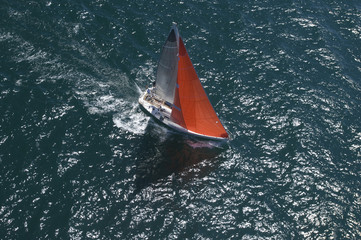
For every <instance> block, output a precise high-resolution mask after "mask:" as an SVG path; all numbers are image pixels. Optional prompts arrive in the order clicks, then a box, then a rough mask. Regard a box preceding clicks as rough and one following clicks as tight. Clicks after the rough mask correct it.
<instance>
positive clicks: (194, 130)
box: [139, 24, 228, 140]
mask: <svg viewBox="0 0 361 240" xmlns="http://www.w3.org/2000/svg"><path fill="white" fill-rule="evenodd" d="M139 104H140V106H141V107H142V108H143V110H144V111H145V112H146V113H148V114H150V115H151V116H153V117H154V118H155V119H157V120H158V121H159V122H161V123H163V124H165V125H166V126H168V127H170V128H172V129H175V130H177V131H180V132H182V133H187V134H190V135H193V136H196V137H201V138H206V139H211V140H227V139H228V134H227V132H226V130H225V128H224V126H223V125H222V123H221V121H220V120H219V118H218V116H217V114H216V112H215V111H214V109H213V106H212V104H211V103H210V101H209V99H208V97H207V94H206V92H205V91H204V89H203V86H202V84H201V82H200V80H199V78H198V76H197V73H196V71H195V69H194V66H193V64H192V62H191V60H190V58H189V55H188V53H187V50H186V48H185V46H184V43H183V40H182V38H181V36H180V35H179V31H178V28H177V25H176V24H173V26H172V27H171V30H170V33H169V35H168V38H167V40H166V42H165V44H164V46H163V49H162V52H161V56H160V59H159V62H158V68H157V76H156V80H155V83H153V85H152V86H151V87H149V88H148V89H146V90H145V92H144V93H143V94H142V95H141V96H140V98H139Z"/></svg>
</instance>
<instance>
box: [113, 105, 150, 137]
mask: <svg viewBox="0 0 361 240" xmlns="http://www.w3.org/2000/svg"><path fill="white" fill-rule="evenodd" d="M148 121H149V117H148V116H145V114H143V113H142V112H141V111H139V107H138V104H137V103H133V104H130V105H129V103H127V102H124V106H122V111H121V113H117V114H115V115H114V116H113V122H114V124H115V126H117V127H118V128H120V129H122V130H124V131H126V132H131V133H133V134H143V133H144V132H145V129H146V127H147V125H148Z"/></svg>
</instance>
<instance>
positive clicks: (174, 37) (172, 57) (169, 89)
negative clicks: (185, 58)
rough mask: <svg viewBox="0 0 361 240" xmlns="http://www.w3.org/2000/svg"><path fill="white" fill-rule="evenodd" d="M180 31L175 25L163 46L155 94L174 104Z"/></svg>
mask: <svg viewBox="0 0 361 240" xmlns="http://www.w3.org/2000/svg"><path fill="white" fill-rule="evenodd" d="M178 38H179V34H178V29H177V26H176V25H173V26H172V28H171V31H170V33H169V35H168V38H167V40H166V42H165V44H164V46H163V49H162V53H161V56H160V59H159V63H158V69H157V78H156V81H155V82H156V85H155V94H156V95H158V96H159V97H160V98H161V99H163V100H165V101H167V102H169V103H173V100H174V91H175V86H176V82H177V68H178V46H179V43H178Z"/></svg>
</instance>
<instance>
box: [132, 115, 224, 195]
mask: <svg viewBox="0 0 361 240" xmlns="http://www.w3.org/2000/svg"><path fill="white" fill-rule="evenodd" d="M227 147H228V146H227V144H225V143H219V142H215V141H210V140H201V139H194V138H191V137H189V136H187V135H184V134H179V133H177V132H174V131H172V130H169V129H167V128H165V127H162V126H160V125H158V124H157V123H156V122H155V121H154V120H150V121H149V122H148V126H147V128H146V130H145V134H144V136H143V139H142V141H141V143H140V144H139V151H138V152H139V157H138V158H137V159H136V180H135V184H136V192H139V191H141V190H142V189H143V188H145V187H147V186H149V185H151V184H153V183H156V182H158V181H161V179H165V178H166V177H168V176H170V175H172V174H176V175H178V176H179V177H180V178H181V181H182V183H183V184H185V183H187V182H188V181H190V180H191V179H193V178H194V177H202V176H206V175H208V174H209V173H210V172H212V171H213V170H214V169H215V168H216V167H217V166H218V165H219V163H220V162H221V159H220V158H219V155H220V154H221V153H222V152H223V151H225V150H226V149H227Z"/></svg>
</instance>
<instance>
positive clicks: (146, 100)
mask: <svg viewBox="0 0 361 240" xmlns="http://www.w3.org/2000/svg"><path fill="white" fill-rule="evenodd" d="M152 91H153V88H148V89H147V90H146V91H145V92H144V93H142V95H141V96H140V98H139V100H138V102H139V104H140V105H141V106H142V107H143V109H144V110H145V111H146V112H147V113H148V114H150V115H151V116H152V117H154V118H155V119H157V120H158V121H159V122H161V123H163V124H164V125H166V126H168V127H170V128H172V129H174V130H177V131H179V132H182V133H187V134H190V135H192V136H196V137H201V138H206V139H210V140H217V141H226V140H227V139H226V138H221V137H213V136H208V135H203V134H199V133H196V132H193V131H190V130H188V129H185V128H184V127H182V126H180V125H178V124H176V123H175V122H173V121H172V120H171V113H172V108H171V106H169V105H167V104H166V103H165V101H163V100H161V99H158V98H157V97H156V96H154V95H153V93H152Z"/></svg>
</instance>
